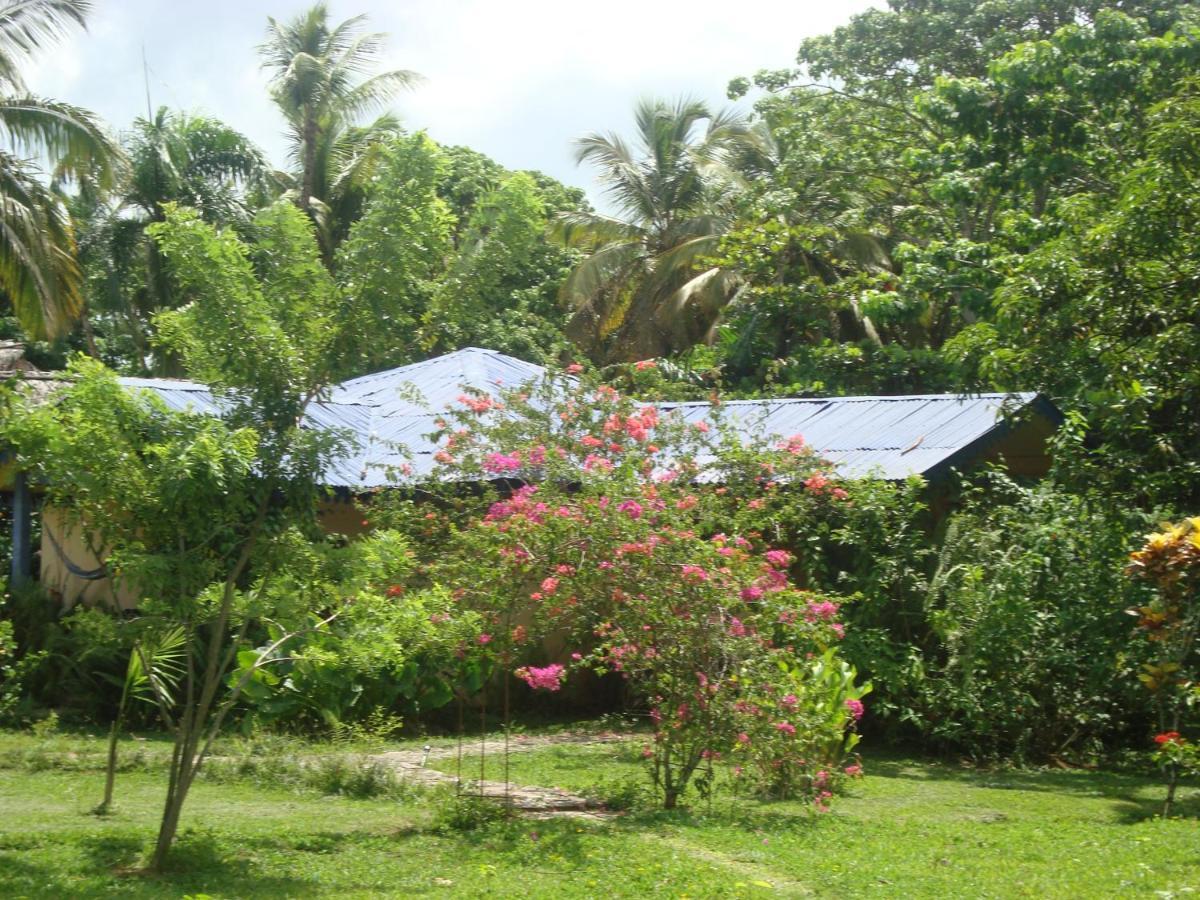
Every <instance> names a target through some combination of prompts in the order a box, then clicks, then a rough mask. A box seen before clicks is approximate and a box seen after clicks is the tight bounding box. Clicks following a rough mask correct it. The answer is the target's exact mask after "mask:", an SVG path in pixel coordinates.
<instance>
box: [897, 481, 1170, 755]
mask: <svg viewBox="0 0 1200 900" xmlns="http://www.w3.org/2000/svg"><path fill="white" fill-rule="evenodd" d="M1145 525H1146V518H1145V517H1144V516H1142V515H1140V514H1137V513H1133V512H1129V511H1126V510H1124V509H1121V508H1120V507H1119V506H1115V505H1114V504H1113V503H1112V502H1111V501H1110V500H1108V499H1105V498H1101V497H1096V496H1079V495H1072V494H1068V493H1066V492H1064V491H1062V490H1061V489H1059V488H1058V487H1056V486H1055V485H1054V484H1053V483H1051V482H1046V483H1042V484H1040V485H1038V486H1036V487H1022V486H1020V485H1018V484H1016V483H1015V482H1013V481H1011V480H1010V479H1008V478H1006V477H1003V476H1000V475H996V476H993V477H992V478H991V479H990V481H989V483H988V484H987V485H986V489H980V490H977V491H975V492H973V493H971V494H969V496H968V498H967V501H966V503H965V506H964V508H963V509H962V510H961V511H960V512H959V513H957V514H956V515H955V516H954V517H953V519H952V520H951V521H950V523H949V526H948V528H947V533H946V537H945V541H944V544H943V548H942V553H941V556H940V559H939V561H938V567H937V570H936V572H935V573H934V576H933V578H932V581H931V584H930V590H929V596H928V602H927V606H926V615H927V620H928V627H929V629H930V632H931V637H932V638H933V639H934V643H933V644H932V646H931V647H930V649H929V650H928V651H927V652H926V654H925V656H924V660H923V662H924V669H925V674H926V677H925V679H924V680H923V682H921V684H920V686H919V696H918V697H917V698H915V702H914V705H915V706H916V707H918V709H919V713H920V716H921V721H920V725H921V728H922V730H923V732H924V734H925V735H926V737H927V738H928V739H930V741H931V743H935V744H937V745H941V746H943V747H947V748H953V749H956V750H961V751H965V752H967V753H969V754H971V755H972V756H976V757H982V758H995V757H1015V758H1018V759H1045V758H1047V757H1055V756H1065V757H1067V758H1068V759H1073V758H1079V757H1089V756H1092V755H1094V754H1097V753H1099V752H1101V751H1103V750H1104V749H1105V748H1106V747H1111V746H1113V745H1115V744H1116V743H1118V742H1119V741H1120V740H1121V739H1122V738H1126V737H1129V736H1131V735H1134V734H1139V733H1140V729H1142V728H1143V727H1144V724H1145V723H1144V722H1143V718H1144V716H1143V715H1142V713H1141V712H1140V711H1139V710H1140V709H1141V704H1138V703H1137V702H1135V701H1136V693H1137V690H1138V684H1137V680H1136V678H1134V677H1133V673H1134V672H1135V671H1136V670H1137V668H1138V666H1139V664H1140V658H1141V655H1142V653H1143V652H1144V648H1142V647H1141V646H1139V642H1138V641H1136V640H1135V639H1134V638H1133V637H1132V636H1131V629H1130V621H1129V617H1128V615H1126V613H1125V610H1126V609H1128V608H1129V607H1130V606H1134V605H1137V604H1136V603H1135V601H1136V599H1137V598H1138V596H1139V592H1140V591H1142V590H1143V588H1141V587H1139V586H1138V585H1136V584H1132V583H1131V582H1130V581H1129V580H1127V579H1125V578H1123V577H1122V574H1121V573H1122V569H1123V567H1124V565H1125V563H1126V560H1127V558H1128V553H1129V550H1130V549H1131V547H1132V546H1134V545H1136V544H1137V542H1138V537H1139V535H1140V533H1141V531H1142V530H1143V529H1144V527H1145Z"/></svg>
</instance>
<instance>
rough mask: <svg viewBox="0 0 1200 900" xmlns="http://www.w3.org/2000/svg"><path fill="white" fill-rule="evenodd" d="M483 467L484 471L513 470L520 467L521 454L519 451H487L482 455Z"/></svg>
mask: <svg viewBox="0 0 1200 900" xmlns="http://www.w3.org/2000/svg"><path fill="white" fill-rule="evenodd" d="M483 468H484V471H486V472H495V473H504V472H515V471H517V470H518V469H520V468H521V455H520V454H519V453H512V454H508V453H489V454H488V455H487V456H486V457H484V460H483Z"/></svg>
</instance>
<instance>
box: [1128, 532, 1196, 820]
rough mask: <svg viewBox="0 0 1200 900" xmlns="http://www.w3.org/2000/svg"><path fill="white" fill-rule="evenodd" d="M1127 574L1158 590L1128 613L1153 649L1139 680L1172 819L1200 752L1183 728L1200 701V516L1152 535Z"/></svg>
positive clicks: (1166, 812)
mask: <svg viewBox="0 0 1200 900" xmlns="http://www.w3.org/2000/svg"><path fill="white" fill-rule="evenodd" d="M1129 572H1130V574H1132V575H1133V576H1134V577H1136V578H1139V579H1142V580H1144V581H1146V582H1148V583H1149V584H1150V585H1152V586H1153V588H1154V599H1153V600H1151V601H1150V602H1149V603H1147V604H1146V605H1144V606H1139V607H1136V608H1134V609H1130V610H1129V613H1130V614H1131V615H1133V616H1135V617H1136V618H1137V626H1136V628H1137V630H1138V632H1140V633H1141V634H1143V635H1144V636H1145V638H1146V640H1147V641H1148V642H1149V643H1150V645H1151V647H1152V648H1153V649H1154V658H1153V660H1152V661H1151V662H1148V663H1145V664H1144V665H1143V666H1142V671H1141V672H1140V673H1139V675H1138V679H1139V680H1140V681H1141V683H1142V684H1143V685H1144V686H1145V688H1146V689H1147V690H1148V691H1150V693H1151V695H1152V696H1153V698H1154V703H1155V706H1156V709H1157V712H1158V718H1159V727H1160V728H1161V729H1162V732H1161V733H1160V734H1159V735H1158V736H1157V737H1156V738H1155V745H1156V749H1155V751H1154V759H1155V761H1156V762H1158V763H1159V764H1160V765H1161V766H1162V768H1163V770H1164V772H1165V773H1166V776H1167V797H1166V801H1165V802H1164V804H1163V815H1170V813H1171V806H1172V804H1173V803H1174V800H1175V789H1176V787H1177V785H1178V783H1179V776H1180V775H1181V774H1184V773H1185V772H1187V771H1190V770H1194V769H1195V768H1196V763H1197V760H1198V759H1200V754H1198V753H1197V750H1196V747H1195V745H1194V744H1193V743H1192V742H1190V741H1188V740H1187V739H1186V738H1184V737H1183V736H1182V735H1181V734H1180V732H1179V729H1180V728H1182V727H1183V725H1184V721H1185V718H1186V716H1187V714H1188V713H1189V712H1190V711H1191V710H1192V709H1193V708H1194V707H1195V705H1196V703H1197V702H1198V701H1200V671H1198V668H1200V653H1198V652H1197V648H1196V639H1197V637H1200V598H1198V596H1197V595H1198V593H1200V516H1196V517H1193V518H1190V519H1185V520H1184V521H1183V522H1181V523H1179V524H1178V525H1175V526H1171V527H1168V528H1165V529H1164V530H1163V531H1161V532H1158V533H1155V534H1151V535H1149V536H1148V537H1147V538H1146V543H1145V545H1144V546H1143V547H1142V549H1141V550H1138V551H1136V552H1135V553H1133V554H1131V555H1130V562H1129Z"/></svg>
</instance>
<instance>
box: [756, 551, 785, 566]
mask: <svg viewBox="0 0 1200 900" xmlns="http://www.w3.org/2000/svg"><path fill="white" fill-rule="evenodd" d="M763 559H765V560H766V561H767V562H768V563H769V564H770V565H772V566H774V567H775V568H777V569H783V568H786V567H787V566H788V565H789V564H790V563H791V561H792V554H790V553H788V552H787V551H786V550H768V551H767V552H766V553H764V554H763Z"/></svg>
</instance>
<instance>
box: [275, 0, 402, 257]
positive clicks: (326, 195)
mask: <svg viewBox="0 0 1200 900" xmlns="http://www.w3.org/2000/svg"><path fill="white" fill-rule="evenodd" d="M267 21H268V27H267V40H266V42H265V43H263V44H262V45H261V46H260V47H259V53H260V54H261V56H262V60H263V67H264V68H267V69H269V70H271V71H272V73H273V74H272V79H271V96H272V98H273V99H274V101H275V103H276V105H277V106H278V107H279V109H280V111H281V112H282V113H283V116H284V118H285V119H286V120H287V123H288V129H289V137H290V139H291V144H292V147H291V159H292V164H293V168H294V170H295V173H296V182H297V183H296V187H295V192H296V202H297V204H298V205H299V206H300V208H301V209H304V210H307V211H308V212H309V214H310V215H312V216H313V218H314V220H316V221H317V224H318V226H320V227H321V231H322V232H323V235H324V240H325V243H326V251H327V253H328V252H330V251H331V250H332V245H333V244H335V243H336V239H337V236H338V234H339V233H341V232H344V230H345V223H342V222H338V221H335V214H336V213H337V212H338V211H339V206H340V201H341V200H342V199H344V191H345V190H351V191H352V190H353V186H354V185H355V183H356V181H357V180H359V179H360V176H361V175H362V171H363V170H362V166H363V165H364V164H365V163H368V162H369V161H370V160H371V159H372V154H371V153H370V152H368V148H369V147H370V145H371V144H373V143H378V141H379V140H380V139H381V138H383V137H386V135H388V134H390V133H392V132H394V131H396V130H397V129H398V127H399V126H398V123H397V122H396V121H395V120H394V119H393V118H392V117H390V116H384V117H382V118H381V119H378V120H376V121H375V122H374V123H373V124H371V125H369V126H366V127H356V125H357V123H358V121H359V119H360V118H361V117H362V116H363V115H364V114H366V113H368V112H370V111H372V110H378V109H380V108H382V107H384V106H385V105H386V104H387V103H388V102H389V101H390V100H391V99H392V98H393V97H394V96H395V95H396V94H397V93H398V92H399V91H401V90H403V89H405V88H411V87H412V86H413V85H414V84H415V83H416V82H417V81H418V80H419V79H420V76H419V75H418V74H417V73H416V72H410V71H408V70H405V69H396V70H392V71H388V72H381V73H378V74H375V75H369V76H368V75H367V73H368V72H369V71H370V69H371V68H372V66H373V65H374V63H375V62H376V61H377V59H378V57H379V53H380V51H381V50H382V48H383V42H384V39H385V37H386V36H385V35H383V34H374V33H366V32H364V31H363V30H362V26H363V23H364V22H365V21H366V17H365V16H355V17H354V18H351V19H347V20H346V21H345V22H342V23H340V24H338V25H332V24H331V23H330V21H329V10H328V8H327V7H326V5H325V4H324V3H317V4H316V5H314V6H313V7H311V8H310V9H308V10H307V11H306V12H303V13H301V14H300V15H299V16H297V17H296V18H294V19H292V20H290V21H288V22H278V21H276V20H275V19H273V18H272V19H268V20H267ZM351 206H353V201H351Z"/></svg>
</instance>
